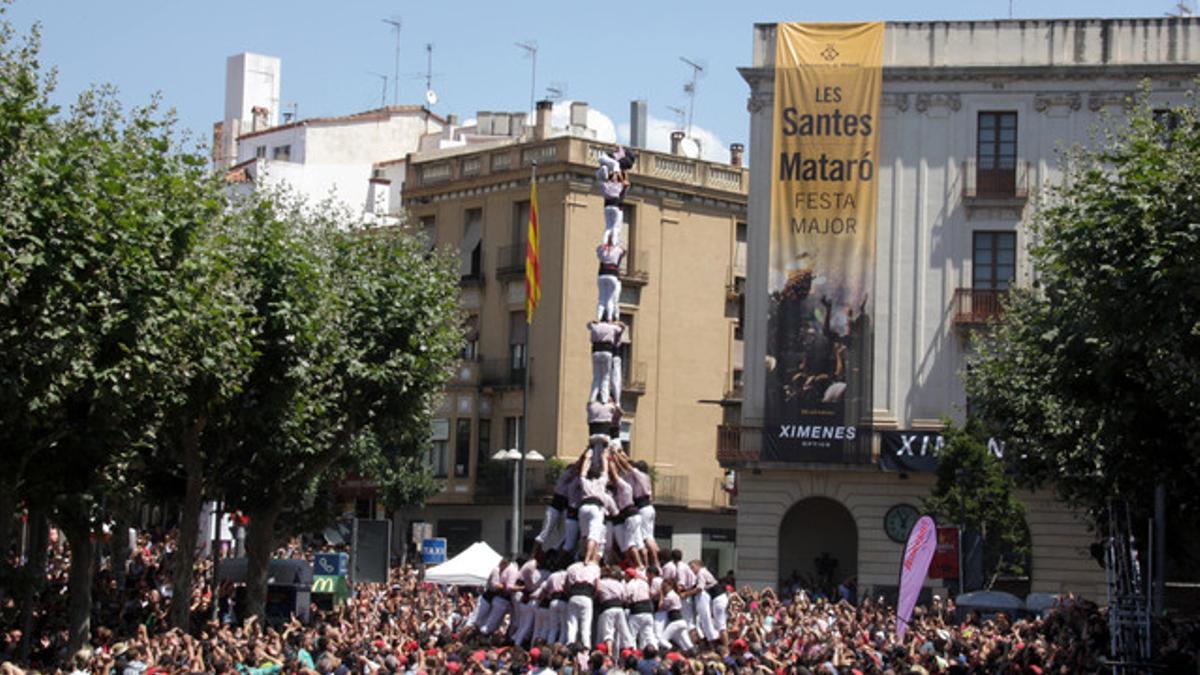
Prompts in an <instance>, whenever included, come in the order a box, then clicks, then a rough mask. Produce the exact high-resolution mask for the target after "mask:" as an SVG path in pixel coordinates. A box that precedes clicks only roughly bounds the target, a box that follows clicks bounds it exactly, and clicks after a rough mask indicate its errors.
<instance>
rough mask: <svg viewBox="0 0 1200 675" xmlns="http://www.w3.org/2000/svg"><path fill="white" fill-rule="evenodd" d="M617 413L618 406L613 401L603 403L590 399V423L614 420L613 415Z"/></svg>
mask: <svg viewBox="0 0 1200 675" xmlns="http://www.w3.org/2000/svg"><path fill="white" fill-rule="evenodd" d="M616 414H617V406H616V405H614V404H612V403H601V402H599V401H588V404H587V418H588V424H597V423H601V422H612V421H613V417H615V416H616Z"/></svg>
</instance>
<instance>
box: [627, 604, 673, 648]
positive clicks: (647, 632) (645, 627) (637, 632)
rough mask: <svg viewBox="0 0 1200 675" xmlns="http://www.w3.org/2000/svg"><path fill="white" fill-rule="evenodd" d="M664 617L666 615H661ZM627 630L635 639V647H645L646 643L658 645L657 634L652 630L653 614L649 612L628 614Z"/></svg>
mask: <svg viewBox="0 0 1200 675" xmlns="http://www.w3.org/2000/svg"><path fill="white" fill-rule="evenodd" d="M663 618H664V619H666V615H664V616H663ZM629 630H630V632H632V633H633V636H634V639H635V640H636V641H637V649H645V648H646V645H654V646H655V647H657V646H658V634H657V632H656V631H655V630H654V615H653V614H650V613H649V612H643V613H641V614H630V615H629Z"/></svg>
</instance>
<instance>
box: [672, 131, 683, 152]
mask: <svg viewBox="0 0 1200 675" xmlns="http://www.w3.org/2000/svg"><path fill="white" fill-rule="evenodd" d="M683 137H684V133H683V132H682V131H672V132H671V154H672V155H681V154H683Z"/></svg>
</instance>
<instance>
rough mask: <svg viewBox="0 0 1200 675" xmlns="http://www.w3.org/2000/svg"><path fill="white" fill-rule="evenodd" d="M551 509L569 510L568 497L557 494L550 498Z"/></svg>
mask: <svg viewBox="0 0 1200 675" xmlns="http://www.w3.org/2000/svg"><path fill="white" fill-rule="evenodd" d="M550 508H552V509H558V510H559V511H562V510H563V509H565V508H567V496H566V495H560V494H558V493H557V492H555V493H554V496H553V497H551V498H550Z"/></svg>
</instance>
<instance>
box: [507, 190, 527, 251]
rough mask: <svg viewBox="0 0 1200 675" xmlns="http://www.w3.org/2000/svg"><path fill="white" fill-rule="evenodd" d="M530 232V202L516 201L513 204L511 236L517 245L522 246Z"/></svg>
mask: <svg viewBox="0 0 1200 675" xmlns="http://www.w3.org/2000/svg"><path fill="white" fill-rule="evenodd" d="M528 232H529V202H528V201H523V202H515V203H514V204H513V220H512V236H511V237H509V241H511V242H512V243H513V244H514V245H516V246H521V247H522V250H524V248H523V245H524V243H525V237H526V235H527V234H528Z"/></svg>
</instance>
